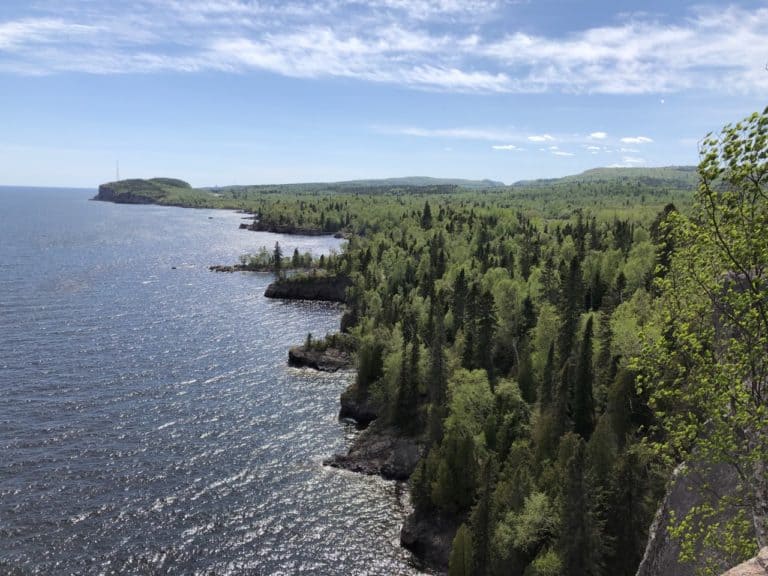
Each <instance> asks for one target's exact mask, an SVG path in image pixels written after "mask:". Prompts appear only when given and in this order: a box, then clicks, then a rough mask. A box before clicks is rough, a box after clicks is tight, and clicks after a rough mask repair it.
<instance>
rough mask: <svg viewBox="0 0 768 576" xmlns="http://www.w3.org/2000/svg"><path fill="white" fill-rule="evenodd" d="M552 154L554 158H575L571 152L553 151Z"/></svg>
mask: <svg viewBox="0 0 768 576" xmlns="http://www.w3.org/2000/svg"><path fill="white" fill-rule="evenodd" d="M552 154H554V155H555V156H575V154H573V153H571V152H563V151H562V150H554V151H553V152H552Z"/></svg>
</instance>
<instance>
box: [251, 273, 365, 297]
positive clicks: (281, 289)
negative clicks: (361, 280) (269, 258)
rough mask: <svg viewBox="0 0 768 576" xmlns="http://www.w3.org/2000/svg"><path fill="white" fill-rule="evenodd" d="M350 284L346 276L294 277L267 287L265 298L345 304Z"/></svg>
mask: <svg viewBox="0 0 768 576" xmlns="http://www.w3.org/2000/svg"><path fill="white" fill-rule="evenodd" d="M351 285H352V282H351V281H350V279H349V278H347V277H346V276H319V275H318V276H294V277H291V278H284V279H282V280H278V281H277V282H273V283H272V284H270V285H269V286H267V290H266V292H264V296H266V297H267V298H285V299H288V300H321V301H325V302H346V301H347V288H349V287H350V286H351Z"/></svg>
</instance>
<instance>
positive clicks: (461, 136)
mask: <svg viewBox="0 0 768 576" xmlns="http://www.w3.org/2000/svg"><path fill="white" fill-rule="evenodd" d="M372 129H373V130H374V131H375V132H378V133H380V134H396V135H403V136H416V137H419V138H444V139H451V140H453V139H455V140H487V141H493V142H499V141H503V140H506V141H510V140H513V141H518V142H520V141H524V140H525V136H524V135H521V134H519V133H518V132H516V131H515V130H511V129H510V130H507V129H504V128H473V127H463V128H420V127H417V126H373V127H372Z"/></svg>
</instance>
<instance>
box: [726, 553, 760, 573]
mask: <svg viewBox="0 0 768 576" xmlns="http://www.w3.org/2000/svg"><path fill="white" fill-rule="evenodd" d="M723 576H768V547H766V548H763V549H762V550H760V553H759V554H758V555H757V556H756V557H754V558H752V559H751V560H747V561H746V562H744V563H743V564H739V565H738V566H736V567H735V568H731V569H730V570H728V572H726V573H725V574H723Z"/></svg>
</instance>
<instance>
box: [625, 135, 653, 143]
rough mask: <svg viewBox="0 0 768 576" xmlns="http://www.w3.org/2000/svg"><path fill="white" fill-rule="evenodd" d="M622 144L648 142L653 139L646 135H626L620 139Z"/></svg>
mask: <svg viewBox="0 0 768 576" xmlns="http://www.w3.org/2000/svg"><path fill="white" fill-rule="evenodd" d="M621 142H622V143H623V144H650V143H651V142H653V139H651V138H648V137H647V136H627V137H625V138H622V139H621Z"/></svg>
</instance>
